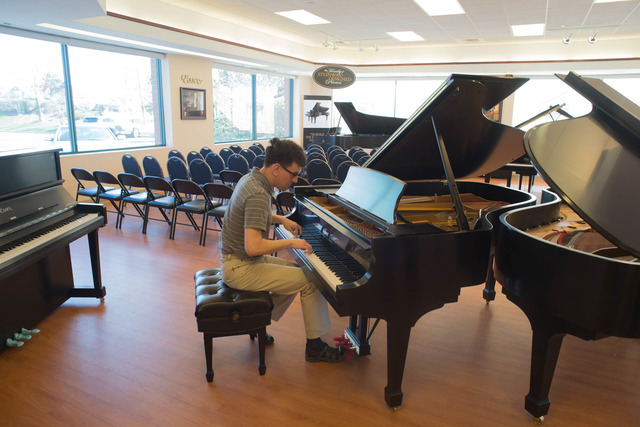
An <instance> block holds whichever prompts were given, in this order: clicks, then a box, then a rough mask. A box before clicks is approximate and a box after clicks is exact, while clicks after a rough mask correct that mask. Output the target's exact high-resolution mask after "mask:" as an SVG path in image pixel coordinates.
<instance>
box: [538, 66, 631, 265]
mask: <svg viewBox="0 0 640 427" xmlns="http://www.w3.org/2000/svg"><path fill="white" fill-rule="evenodd" d="M557 76H558V77H559V78H560V79H562V80H563V81H564V82H565V83H566V84H568V85H569V86H571V87H572V88H573V89H575V90H576V91H577V92H578V93H580V94H581V95H582V96H584V97H585V98H586V99H588V100H589V101H590V102H591V103H592V104H593V110H592V111H591V113H589V114H588V115H586V116H583V117H578V118H574V119H569V120H563V121H560V122H551V123H545V124H542V125H538V126H535V127H533V128H531V129H530V130H529V131H528V132H527V133H526V135H525V149H526V150H527V153H528V155H529V158H530V159H531V162H532V163H533V165H534V166H535V168H536V169H537V170H538V172H539V173H540V175H542V177H543V178H544V180H545V182H546V183H547V184H548V185H549V186H550V187H551V188H553V190H554V191H555V192H556V193H557V194H558V195H560V197H562V199H563V200H564V201H565V202H566V203H567V204H569V206H571V208H572V209H573V210H574V211H576V212H577V213H578V214H579V215H580V216H581V217H582V218H583V219H584V220H585V221H587V222H588V223H589V224H590V225H591V226H592V227H594V228H595V229H596V230H597V231H598V232H599V233H600V234H602V235H603V236H605V237H606V238H607V239H608V240H609V241H611V242H612V243H614V244H616V245H617V246H619V247H621V248H623V249H625V250H626V251H628V252H629V253H632V254H633V255H634V256H636V257H640V221H638V213H639V212H640V196H639V195H640V192H639V191H638V188H637V186H638V183H640V107H639V106H638V105H636V104H634V103H633V102H631V101H630V100H629V99H627V98H625V97H624V96H623V95H621V94H620V93H619V92H616V91H615V90H614V89H612V88H611V87H610V86H608V85H607V84H606V83H604V82H603V81H602V80H598V79H594V78H585V77H581V76H579V75H577V74H575V73H569V74H568V75H566V76H563V75H557Z"/></svg>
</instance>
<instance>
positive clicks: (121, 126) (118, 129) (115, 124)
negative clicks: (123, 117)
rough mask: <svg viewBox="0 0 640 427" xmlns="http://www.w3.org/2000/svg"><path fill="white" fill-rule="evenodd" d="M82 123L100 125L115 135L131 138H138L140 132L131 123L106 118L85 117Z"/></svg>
mask: <svg viewBox="0 0 640 427" xmlns="http://www.w3.org/2000/svg"><path fill="white" fill-rule="evenodd" d="M82 122H83V123H99V124H102V125H104V126H107V127H108V128H109V129H111V130H112V131H113V133H115V134H116V135H124V136H126V137H131V138H137V137H138V136H140V130H139V129H138V128H137V127H135V126H134V125H133V122H131V123H126V122H125V121H119V120H116V119H114V118H112V117H108V116H85V117H84V118H83V119H82Z"/></svg>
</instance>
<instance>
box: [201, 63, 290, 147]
mask: <svg viewBox="0 0 640 427" xmlns="http://www.w3.org/2000/svg"><path fill="white" fill-rule="evenodd" d="M212 77H213V121H214V140H215V142H216V143H221V142H237V141H250V140H255V139H269V138H272V137H279V138H287V137H291V135H292V134H293V125H292V120H291V117H292V113H293V107H292V103H291V98H292V92H293V90H292V88H293V79H290V78H285V77H279V76H273V75H268V74H248V73H242V72H236V71H229V70H222V69H216V68H214V69H213V70H212Z"/></svg>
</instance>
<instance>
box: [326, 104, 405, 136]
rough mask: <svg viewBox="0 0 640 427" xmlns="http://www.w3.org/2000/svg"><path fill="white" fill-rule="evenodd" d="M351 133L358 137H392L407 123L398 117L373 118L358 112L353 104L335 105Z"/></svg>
mask: <svg viewBox="0 0 640 427" xmlns="http://www.w3.org/2000/svg"><path fill="white" fill-rule="evenodd" d="M333 104H334V105H335V106H336V108H337V109H338V112H340V116H341V117H342V118H343V119H344V121H345V123H346V124H347V126H349V130H351V133H353V134H358V135H391V134H392V133H394V132H395V131H396V130H397V129H398V128H399V127H400V126H401V125H402V124H403V123H404V121H405V119H401V118H398V117H385V116H373V115H370V114H365V113H361V112H359V111H358V110H356V107H354V106H353V103H351V102H334V103H333Z"/></svg>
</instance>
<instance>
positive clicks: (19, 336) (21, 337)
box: [13, 332, 31, 341]
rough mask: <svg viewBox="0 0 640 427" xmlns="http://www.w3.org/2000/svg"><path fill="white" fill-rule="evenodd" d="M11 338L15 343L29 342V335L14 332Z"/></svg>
mask: <svg viewBox="0 0 640 427" xmlns="http://www.w3.org/2000/svg"><path fill="white" fill-rule="evenodd" d="M13 338H15V339H16V341H22V340H30V339H31V335H28V334H23V333H20V332H16V333H15V334H13Z"/></svg>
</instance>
